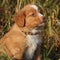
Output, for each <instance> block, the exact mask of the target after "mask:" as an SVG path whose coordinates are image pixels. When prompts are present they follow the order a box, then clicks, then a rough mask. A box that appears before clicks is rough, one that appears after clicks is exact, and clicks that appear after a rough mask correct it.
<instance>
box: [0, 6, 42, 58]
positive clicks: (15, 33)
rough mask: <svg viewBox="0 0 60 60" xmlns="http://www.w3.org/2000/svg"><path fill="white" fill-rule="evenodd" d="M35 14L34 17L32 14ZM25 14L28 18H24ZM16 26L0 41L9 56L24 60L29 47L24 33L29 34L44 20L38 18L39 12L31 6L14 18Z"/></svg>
mask: <svg viewBox="0 0 60 60" xmlns="http://www.w3.org/2000/svg"><path fill="white" fill-rule="evenodd" d="M32 13H34V14H35V16H34V17H32V16H30V14H32ZM24 14H25V15H26V17H24ZM24 18H25V20H26V26H25V27H23V26H24ZM14 21H15V24H14V25H13V27H12V28H11V30H10V31H9V32H8V33H7V34H6V35H5V36H4V37H3V38H2V39H1V40H0V46H4V47H3V48H4V50H5V51H6V52H7V54H8V55H9V56H11V57H13V58H17V59H22V56H23V53H24V51H25V49H26V47H27V39H26V35H25V34H24V33H23V32H22V31H25V32H28V31H29V30H30V29H31V28H34V27H36V26H38V25H39V24H41V23H42V22H43V19H41V18H39V17H38V14H37V12H36V11H35V10H34V9H33V8H31V7H30V6H29V5H27V6H25V7H24V8H23V9H22V10H21V11H20V12H18V13H17V15H16V16H15V17H14Z"/></svg>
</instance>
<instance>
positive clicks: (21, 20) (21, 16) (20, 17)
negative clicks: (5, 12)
mask: <svg viewBox="0 0 60 60" xmlns="http://www.w3.org/2000/svg"><path fill="white" fill-rule="evenodd" d="M14 21H15V23H16V24H17V25H18V26H19V27H24V25H25V12H24V10H21V11H20V12H18V13H17V15H16V16H15V17H14Z"/></svg>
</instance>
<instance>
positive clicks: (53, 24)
mask: <svg viewBox="0 0 60 60" xmlns="http://www.w3.org/2000/svg"><path fill="white" fill-rule="evenodd" d="M30 3H31V4H36V5H37V6H38V7H39V10H40V12H41V13H42V14H43V15H44V16H45V17H46V20H47V22H46V26H45V27H44V29H43V35H42V38H43V53H42V55H43V60H51V59H50V57H53V55H54V54H55V56H54V58H60V51H59V48H60V8H59V7H60V1H59V0H0V38H1V37H2V36H3V35H4V34H5V33H6V32H7V31H9V29H10V28H11V26H12V25H13V23H14V22H13V16H14V15H15V14H16V13H17V12H18V11H19V10H20V9H21V8H23V7H24V6H25V5H26V4H30Z"/></svg>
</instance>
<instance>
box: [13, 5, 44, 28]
mask: <svg viewBox="0 0 60 60" xmlns="http://www.w3.org/2000/svg"><path fill="white" fill-rule="evenodd" d="M14 20H15V23H16V24H17V25H18V26H19V27H27V28H34V27H37V26H39V25H40V24H42V23H43V22H44V16H43V15H42V14H41V13H39V12H38V7H37V6H36V5H26V6H25V7H24V8H22V9H21V10H20V11H19V12H18V13H17V15H16V16H15V17H14Z"/></svg>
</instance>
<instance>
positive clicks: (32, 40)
mask: <svg viewBox="0 0 60 60" xmlns="http://www.w3.org/2000/svg"><path fill="white" fill-rule="evenodd" d="M41 42H42V41H41V37H40V35H27V45H28V49H27V52H26V57H27V60H30V59H32V57H33V56H34V52H35V50H36V48H37V45H38V44H41Z"/></svg>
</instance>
